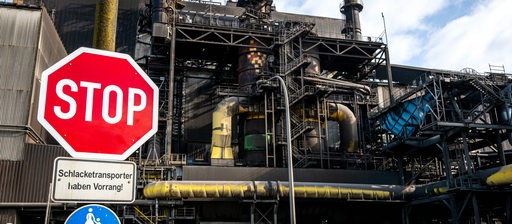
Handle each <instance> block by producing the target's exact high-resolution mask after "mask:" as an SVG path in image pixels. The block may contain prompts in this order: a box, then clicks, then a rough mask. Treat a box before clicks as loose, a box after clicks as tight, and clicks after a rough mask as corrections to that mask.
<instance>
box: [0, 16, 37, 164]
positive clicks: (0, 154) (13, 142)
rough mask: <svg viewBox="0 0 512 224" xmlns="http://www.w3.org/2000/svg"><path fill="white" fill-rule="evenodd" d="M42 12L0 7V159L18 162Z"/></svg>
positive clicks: (29, 97)
mask: <svg viewBox="0 0 512 224" xmlns="http://www.w3.org/2000/svg"><path fill="white" fill-rule="evenodd" d="M40 18H41V10H32V9H26V10H20V9H17V8H7V7H6V8H3V7H1V8H0V58H1V60H0V105H2V107H1V108H0V128H1V129H0V160H20V159H21V158H22V157H23V155H22V153H21V152H22V150H21V149H22V148H23V143H24V141H25V132H24V130H23V127H24V126H26V125H27V124H28V123H27V120H28V117H29V105H30V100H31V96H32V80H33V78H34V66H35V59H36V51H37V44H38V40H39V27H40Z"/></svg>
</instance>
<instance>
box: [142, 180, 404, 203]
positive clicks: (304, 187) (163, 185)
mask: <svg viewBox="0 0 512 224" xmlns="http://www.w3.org/2000/svg"><path fill="white" fill-rule="evenodd" d="M403 191H404V187H403V186H396V185H387V186H383V185H369V184H339V183H305V182H302V183H301V182H295V184H294V192H295V197H297V198H333V199H354V200H393V199H397V198H398V197H399V196H400V195H401V194H402V193H401V192H403ZM288 192H289V187H288V182H278V181H160V182H155V183H150V184H148V185H146V187H145V188H144V196H145V197H146V198H150V199H152V198H161V199H183V198H240V199H243V198H254V197H258V198H269V197H275V196H277V195H279V197H288V195H289V194H288Z"/></svg>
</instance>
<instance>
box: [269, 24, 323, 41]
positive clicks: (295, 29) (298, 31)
mask: <svg viewBox="0 0 512 224" xmlns="http://www.w3.org/2000/svg"><path fill="white" fill-rule="evenodd" d="M314 26H315V24H314V23H306V22H301V23H298V24H297V25H295V26H292V27H283V28H281V29H278V32H279V34H278V35H277V40H276V43H277V44H286V43H288V42H290V41H291V40H293V39H294V38H296V37H298V36H300V35H302V34H307V33H308V32H309V31H311V29H313V27H314Z"/></svg>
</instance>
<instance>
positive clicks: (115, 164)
mask: <svg viewBox="0 0 512 224" xmlns="http://www.w3.org/2000/svg"><path fill="white" fill-rule="evenodd" d="M136 170H137V166H136V165H135V163H134V162H128V161H99V160H83V159H75V158H69V157H59V158H56V159H55V162H54V166H53V191H52V200H53V201H55V202H80V203H132V202H133V201H134V200H135V187H136Z"/></svg>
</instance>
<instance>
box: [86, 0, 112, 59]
mask: <svg viewBox="0 0 512 224" xmlns="http://www.w3.org/2000/svg"><path fill="white" fill-rule="evenodd" d="M117 5H118V2H117V0H98V2H97V3H96V18H95V22H94V36H93V42H92V45H93V47H94V48H96V49H101V50H107V51H116V28H117Z"/></svg>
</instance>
